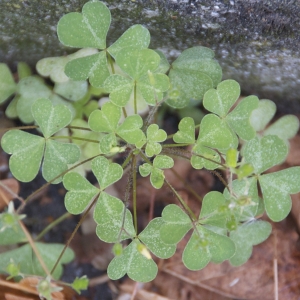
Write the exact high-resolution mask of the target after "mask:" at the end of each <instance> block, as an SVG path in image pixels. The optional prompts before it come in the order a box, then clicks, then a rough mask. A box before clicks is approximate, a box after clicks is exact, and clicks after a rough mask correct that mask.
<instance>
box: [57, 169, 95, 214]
mask: <svg viewBox="0 0 300 300" xmlns="http://www.w3.org/2000/svg"><path fill="white" fill-rule="evenodd" d="M63 184H64V187H65V188H66V189H67V190H68V192H67V193H66V195H65V206H66V209H67V211H68V212H69V213H71V214H73V215H78V214H80V213H82V212H83V211H84V210H85V209H86V207H87V206H88V204H89V203H90V202H91V200H92V198H93V197H94V196H96V195H97V193H99V189H97V188H96V187H95V186H93V185H92V184H91V183H90V182H89V181H88V180H87V179H85V178H84V177H82V176H81V175H79V174H78V173H75V172H70V173H67V174H66V175H65V176H64V179H63Z"/></svg>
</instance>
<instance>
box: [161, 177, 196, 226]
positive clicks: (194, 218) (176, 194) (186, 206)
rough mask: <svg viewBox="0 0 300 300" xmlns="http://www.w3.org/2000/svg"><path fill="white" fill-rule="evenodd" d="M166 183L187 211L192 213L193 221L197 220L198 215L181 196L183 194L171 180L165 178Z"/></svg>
mask: <svg viewBox="0 0 300 300" xmlns="http://www.w3.org/2000/svg"><path fill="white" fill-rule="evenodd" d="M165 183H166V184H167V185H168V186H169V188H170V189H171V190H172V192H173V193H174V194H175V196H176V198H177V199H178V200H179V202H180V203H181V205H182V206H183V208H184V209H185V211H186V212H187V213H188V214H189V215H190V218H191V219H192V221H196V220H197V217H196V215H195V214H194V213H193V212H192V210H191V209H190V208H189V206H188V205H187V204H186V203H185V202H184V200H183V199H182V198H181V196H180V195H179V194H178V193H177V191H176V190H175V189H174V188H173V186H172V185H171V184H170V182H169V181H168V180H167V179H166V178H165Z"/></svg>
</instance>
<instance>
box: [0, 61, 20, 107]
mask: <svg viewBox="0 0 300 300" xmlns="http://www.w3.org/2000/svg"><path fill="white" fill-rule="evenodd" d="M16 89H17V84H16V83H15V80H14V78H13V76H12V73H11V71H10V69H9V68H8V66H7V65H6V64H3V63H0V104H1V103H3V102H4V101H5V100H6V99H8V98H9V97H10V96H12V95H13V94H14V93H15V92H16Z"/></svg>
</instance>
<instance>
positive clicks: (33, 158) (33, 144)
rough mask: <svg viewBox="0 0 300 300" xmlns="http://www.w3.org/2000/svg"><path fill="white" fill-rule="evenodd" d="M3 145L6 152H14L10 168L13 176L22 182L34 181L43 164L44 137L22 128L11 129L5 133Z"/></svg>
mask: <svg viewBox="0 0 300 300" xmlns="http://www.w3.org/2000/svg"><path fill="white" fill-rule="evenodd" d="M1 146H2V149H3V150H4V151H5V152H6V153H8V154H12V156H11V157H10V159H9V169H10V171H11V172H12V174H13V176H14V177H15V178H16V179H18V180H20V181H22V182H29V181H32V180H33V179H34V178H35V176H36V175H37V173H38V171H39V168H40V165H41V160H42V157H43V154H44V148H45V140H44V138H42V137H39V136H36V135H33V134H30V133H27V132H24V131H21V130H10V131H8V132H6V133H5V134H4V135H3V137H2V140H1Z"/></svg>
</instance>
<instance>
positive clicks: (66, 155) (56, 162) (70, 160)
mask: <svg viewBox="0 0 300 300" xmlns="http://www.w3.org/2000/svg"><path fill="white" fill-rule="evenodd" d="M79 158H80V149H79V147H78V146H77V145H74V144H70V143H61V142H58V141H55V140H47V141H46V150H45V156H44V162H43V177H44V178H45V179H46V180H47V181H50V180H52V179H53V178H55V177H57V176H58V175H60V174H61V173H63V172H65V171H66V170H68V165H70V164H74V163H75V162H77V161H78V160H79ZM61 181H62V176H60V177H58V178H57V179H56V180H54V181H52V184H55V183H59V182H61Z"/></svg>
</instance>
